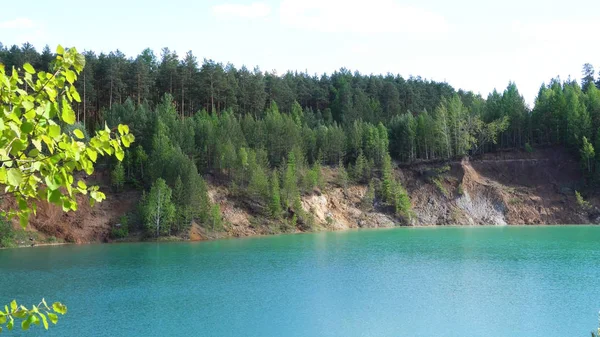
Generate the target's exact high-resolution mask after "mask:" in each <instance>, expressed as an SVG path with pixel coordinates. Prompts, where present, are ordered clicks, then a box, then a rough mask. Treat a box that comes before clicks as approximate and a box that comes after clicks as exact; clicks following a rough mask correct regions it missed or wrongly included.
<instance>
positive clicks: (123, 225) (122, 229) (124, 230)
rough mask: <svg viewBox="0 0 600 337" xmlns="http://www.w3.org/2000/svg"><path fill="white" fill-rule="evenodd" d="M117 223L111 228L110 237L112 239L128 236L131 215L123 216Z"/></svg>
mask: <svg viewBox="0 0 600 337" xmlns="http://www.w3.org/2000/svg"><path fill="white" fill-rule="evenodd" d="M117 225H118V226H117ZM117 225H114V226H113V227H112V228H111V230H110V237H111V238H112V239H123V238H126V237H127V236H128V235H129V217H128V216H127V215H123V216H121V217H120V218H119V223H118V224H117Z"/></svg>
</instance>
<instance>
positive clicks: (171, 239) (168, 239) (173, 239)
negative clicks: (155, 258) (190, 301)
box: [0, 224, 600, 250]
mask: <svg viewBox="0 0 600 337" xmlns="http://www.w3.org/2000/svg"><path fill="white" fill-rule="evenodd" d="M510 227H518V228H539V227H600V224H555V225H554V224H535V225H524V224H515V225H417V226H395V227H376V228H360V227H356V228H345V229H337V230H327V229H325V230H319V231H309V232H303V231H298V232H293V233H277V234H255V235H247V236H223V237H216V238H208V239H204V240H186V239H182V238H177V237H166V238H165V237H163V238H162V239H160V240H127V239H123V240H111V241H90V242H81V243H75V242H56V243H40V244H36V245H34V246H31V245H17V246H15V247H0V250H4V249H22V248H36V247H48V246H66V245H76V246H84V245H105V244H126V243H183V242H187V243H191V242H212V241H220V240H236V239H251V238H266V237H271V236H281V235H302V234H317V233H336V232H340V233H341V232H351V231H356V232H358V231H376V230H395V229H425V228H427V229H440V228H469V229H473V228H510Z"/></svg>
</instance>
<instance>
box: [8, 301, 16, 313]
mask: <svg viewBox="0 0 600 337" xmlns="http://www.w3.org/2000/svg"><path fill="white" fill-rule="evenodd" d="M15 310H17V301H15V300H12V302H10V311H11V312H14V311H15Z"/></svg>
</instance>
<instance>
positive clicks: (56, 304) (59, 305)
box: [52, 302, 67, 315]
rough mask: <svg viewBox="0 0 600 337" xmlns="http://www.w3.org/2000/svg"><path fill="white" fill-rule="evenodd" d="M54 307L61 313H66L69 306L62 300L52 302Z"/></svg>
mask: <svg viewBox="0 0 600 337" xmlns="http://www.w3.org/2000/svg"><path fill="white" fill-rule="evenodd" d="M52 309H53V310H54V311H56V312H57V313H59V314H61V315H64V314H66V313H67V306H66V305H64V304H62V303H60V302H54V303H53V304H52Z"/></svg>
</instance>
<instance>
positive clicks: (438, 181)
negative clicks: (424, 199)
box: [431, 177, 450, 198]
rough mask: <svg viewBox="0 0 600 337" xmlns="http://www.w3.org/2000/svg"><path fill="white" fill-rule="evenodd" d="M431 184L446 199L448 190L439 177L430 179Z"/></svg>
mask: <svg viewBox="0 0 600 337" xmlns="http://www.w3.org/2000/svg"><path fill="white" fill-rule="evenodd" d="M431 182H432V183H433V184H434V185H435V187H437V189H438V190H439V191H440V192H441V193H442V194H443V195H444V196H445V197H446V198H447V197H448V196H449V195H450V194H449V193H448V190H447V189H446V187H445V186H444V184H443V183H442V180H441V179H440V178H439V177H433V178H431Z"/></svg>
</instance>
